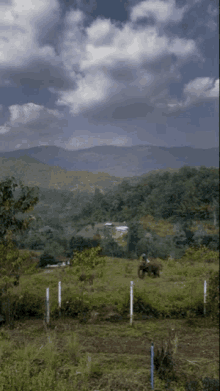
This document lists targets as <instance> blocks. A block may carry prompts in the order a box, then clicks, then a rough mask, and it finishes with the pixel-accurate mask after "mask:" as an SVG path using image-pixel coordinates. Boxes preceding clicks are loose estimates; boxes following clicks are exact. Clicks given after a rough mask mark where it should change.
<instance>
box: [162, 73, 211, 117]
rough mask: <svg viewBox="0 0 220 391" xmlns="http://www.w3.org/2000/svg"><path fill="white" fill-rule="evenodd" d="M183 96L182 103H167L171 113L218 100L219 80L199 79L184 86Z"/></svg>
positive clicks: (175, 101)
mask: <svg viewBox="0 0 220 391" xmlns="http://www.w3.org/2000/svg"><path fill="white" fill-rule="evenodd" d="M183 96H184V99H183V100H182V101H177V100H170V101H169V102H168V103H167V107H168V110H169V111H171V112H172V111H177V110H184V109H186V108H188V107H190V106H192V105H195V104H198V103H202V102H208V101H210V100H217V99H218V98H219V79H216V80H214V78H211V77H197V78H196V79H194V80H191V81H190V82H189V83H187V84H186V85H185V86H184V88H183ZM164 107H165V105H164Z"/></svg>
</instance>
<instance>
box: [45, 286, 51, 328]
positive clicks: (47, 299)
mask: <svg viewBox="0 0 220 391" xmlns="http://www.w3.org/2000/svg"><path fill="white" fill-rule="evenodd" d="M49 322H50V306H49V288H46V323H47V325H48V324H49Z"/></svg>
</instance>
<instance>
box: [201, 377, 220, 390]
mask: <svg viewBox="0 0 220 391" xmlns="http://www.w3.org/2000/svg"><path fill="white" fill-rule="evenodd" d="M202 383H203V391H219V380H218V379H210V378H209V377H205V379H203V380H202Z"/></svg>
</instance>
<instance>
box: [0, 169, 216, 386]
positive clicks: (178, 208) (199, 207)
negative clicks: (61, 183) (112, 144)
mask: <svg viewBox="0 0 220 391" xmlns="http://www.w3.org/2000/svg"><path fill="white" fill-rule="evenodd" d="M218 182H219V179H218V170H217V169H212V168H210V169H208V168H205V167H200V168H199V169H194V168H190V167H183V168H182V169H180V170H178V171H175V172H165V173H162V174H161V173H160V172H158V173H156V174H152V175H148V176H146V177H141V178H140V179H139V180H136V181H133V182H132V181H131V182H129V181H123V182H122V183H121V184H120V185H119V186H118V187H117V188H115V189H112V190H111V191H108V192H106V193H104V192H101V191H99V190H96V191H95V193H94V194H88V193H86V192H84V193H76V194H72V193H71V194H70V192H59V191H56V192H54V193H53V194H52V193H51V192H50V191H48V190H43V189H40V190H39V203H38V204H37V202H38V190H37V189H30V188H28V187H25V186H23V185H22V183H21V182H20V184H19V186H20V187H19V189H18V190H19V191H17V192H16V191H14V190H15V187H16V185H17V187H18V182H17V181H16V180H15V179H14V178H12V179H7V180H5V181H3V182H1V183H0V208H1V209H0V219H1V237H0V239H1V241H0V266H1V271H0V273H1V275H0V289H1V297H0V314H1V315H2V316H3V317H4V319H3V320H5V321H6V324H5V325H4V326H2V327H1V331H0V342H1V348H0V391H1V390H2V391H3V390H4V391H5V390H6V391H7V390H9V389H10V390H12V391H13V390H14V391H15V390H24V391H26V390H30V389H31V390H33V391H35V390H36V389H37V390H38V389H48V390H50V389H51V390H52V389H54V390H56V389H59V390H67V389H77V390H79V391H80V390H84V391H87V390H91V389H97V390H98V389H100V390H101V389H102V390H106V391H107V390H109V391H110V390H116V389H120V390H128V389H130V390H131V391H132V390H146V389H150V366H149V364H147V354H148V353H146V352H149V349H150V344H151V341H154V342H155V353H156V356H155V389H158V390H162V389H173V390H174V391H185V390H188V391H189V390H192V389H198V390H202V389H203V390H205V391H211V390H212V389H215V388H213V387H216V390H217V389H218V388H217V387H219V384H218V382H217V380H216V378H218V362H217V361H218V360H217V357H218V347H217V346H218V344H217V343H216V342H217V335H218V334H217V333H218V323H219V265H218V261H219V238H218V231H219V230H218V223H219V220H218V214H219V213H218V204H217V203H218V200H219V189H218ZM56 197H57V198H56ZM35 205H36V206H35ZM34 206H35V208H34V210H32V211H31V213H32V216H33V217H34V218H35V219H32V220H30V218H29V215H28V213H29V211H30V209H31V208H33V207H34ZM24 213H27V214H26V218H24ZM107 220H113V221H119V222H121V223H122V222H125V221H126V225H128V227H129V231H128V234H125V235H123V238H121V239H120V240H119V239H117V240H116V238H115V235H114V233H113V232H111V230H109V231H107V230H104V229H102V228H104V227H103V222H105V221H107ZM83 227H86V228H85V233H86V235H87V237H86V235H81V236H80V234H79V233H80V232H82V231H80V230H81V229H82V228H83ZM89 227H91V228H89ZM101 227H102V228H101ZM98 228H100V232H99V231H98ZM90 229H91V233H92V234H91V236H90ZM36 249H37V251H36ZM33 250H34V251H33ZM142 252H145V253H146V254H147V255H148V256H149V257H153V258H155V261H156V262H158V264H160V265H161V266H162V272H161V273H160V278H155V279H153V278H151V277H150V276H146V277H145V279H144V280H141V279H139V278H138V276H137V266H138V264H139V261H137V258H138V257H139V256H140V254H141V253H142ZM67 256H68V257H70V258H71V266H67V267H65V268H56V269H55V270H50V271H49V272H50V273H45V271H44V270H41V268H36V266H37V265H39V264H40V266H45V264H48V263H49V262H53V261H54V259H55V260H56V262H57V261H58V260H59V261H60V260H61V258H62V257H63V258H64V259H65V260H66V257H67ZM39 262H40V263H39ZM13 273H14V274H16V273H18V274H19V275H20V280H19V285H17V284H15V276H11V274H13ZM204 280H206V281H207V292H208V293H207V303H206V316H205V317H204V302H203V300H204V298H203V293H204V292H203V287H204ZM58 281H61V282H62V308H61V319H59V309H58V303H57V286H58ZM130 281H133V282H134V303H133V304H134V325H133V327H132V328H131V327H129V325H128V320H129V319H128V317H129V309H130V295H129V293H130V292H129V285H130ZM48 286H49V287H50V314H51V323H50V328H48V327H46V325H44V326H43V322H42V321H43V319H44V315H45V287H48ZM3 288H4V291H2V289H3ZM27 318H28V319H29V321H27V320H25V319H27ZM31 319H33V324H32V325H31V324H30V323H28V322H31ZM144 319H145V321H143V320H144ZM146 320H147V322H146ZM1 321H2V319H1V317H0V322H1ZM116 321H118V322H119V324H118V325H116V324H115V323H114V324H113V325H112V326H111V322H116ZM78 322H80V323H81V328H80V329H79V328H77V327H78V326H77V325H78ZM125 322H126V323H125ZM142 322H144V323H143V324H142ZM97 323H98V324H99V327H97V326H96V324H97ZM26 324H27V328H26V331H25V325H26ZM28 324H29V325H28ZM70 325H71V326H70ZM167 325H169V330H170V331H172V330H173V329H175V331H177V332H176V334H175V336H173V337H172V338H171V337H170V336H169V341H168V342H167V344H166V343H165V347H164V344H163V340H164V338H165V339H166V338H167V337H168V336H167V333H166V330H167ZM93 326H94V327H93ZM15 327H19V328H21V331H20V334H19V337H18V339H19V341H20V342H19V343H18V342H17V341H18V339H17V340H16V338H15V336H16V334H15V333H14V334H13V333H12V331H13V330H10V329H14V328H15ZM44 327H45V329H44ZM55 327H56V328H55ZM67 327H70V328H71V329H69V330H67ZM216 330H217V331H216ZM18 331H19V329H16V333H17V332H18ZM45 331H46V333H45ZM33 333H35V334H33ZM24 335H26V337H27V338H26V339H25V340H24V343H23V342H21V336H24ZM213 335H214V336H215V337H214V340H213ZM71 336H72V337H71ZM32 337H33V339H34V340H35V342H34V343H33V340H32ZM211 337H212V339H211ZM207 339H208V341H207ZM46 340H48V342H46ZM189 344H190V345H191V350H190V349H189ZM132 346H133V348H132ZM138 346H139V347H138ZM111 349H112V350H111ZM132 349H133V350H132ZM138 349H139V350H138ZM195 351H196V355H195V356H193V353H194V354H195ZM183 352H184V355H183ZM204 352H205V353H204ZM134 355H136V356H134ZM191 356H192V357H191ZM89 357H90V359H89ZM91 357H92V359H91ZM134 357H135V359H134ZM194 360H195V362H194ZM148 385H149V386H148ZM169 387H170V388H169ZM193 387H194V388H193Z"/></svg>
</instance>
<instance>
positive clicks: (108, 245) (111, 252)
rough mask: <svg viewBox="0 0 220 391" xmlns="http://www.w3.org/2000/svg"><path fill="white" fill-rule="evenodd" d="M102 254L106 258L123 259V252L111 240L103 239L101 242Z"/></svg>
mask: <svg viewBox="0 0 220 391" xmlns="http://www.w3.org/2000/svg"><path fill="white" fill-rule="evenodd" d="M100 245H101V248H102V254H103V255H105V256H108V257H117V258H124V257H125V250H124V249H123V248H122V247H120V246H119V244H118V243H117V242H115V240H114V239H113V238H108V239H103V240H102V241H101V244H100Z"/></svg>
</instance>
